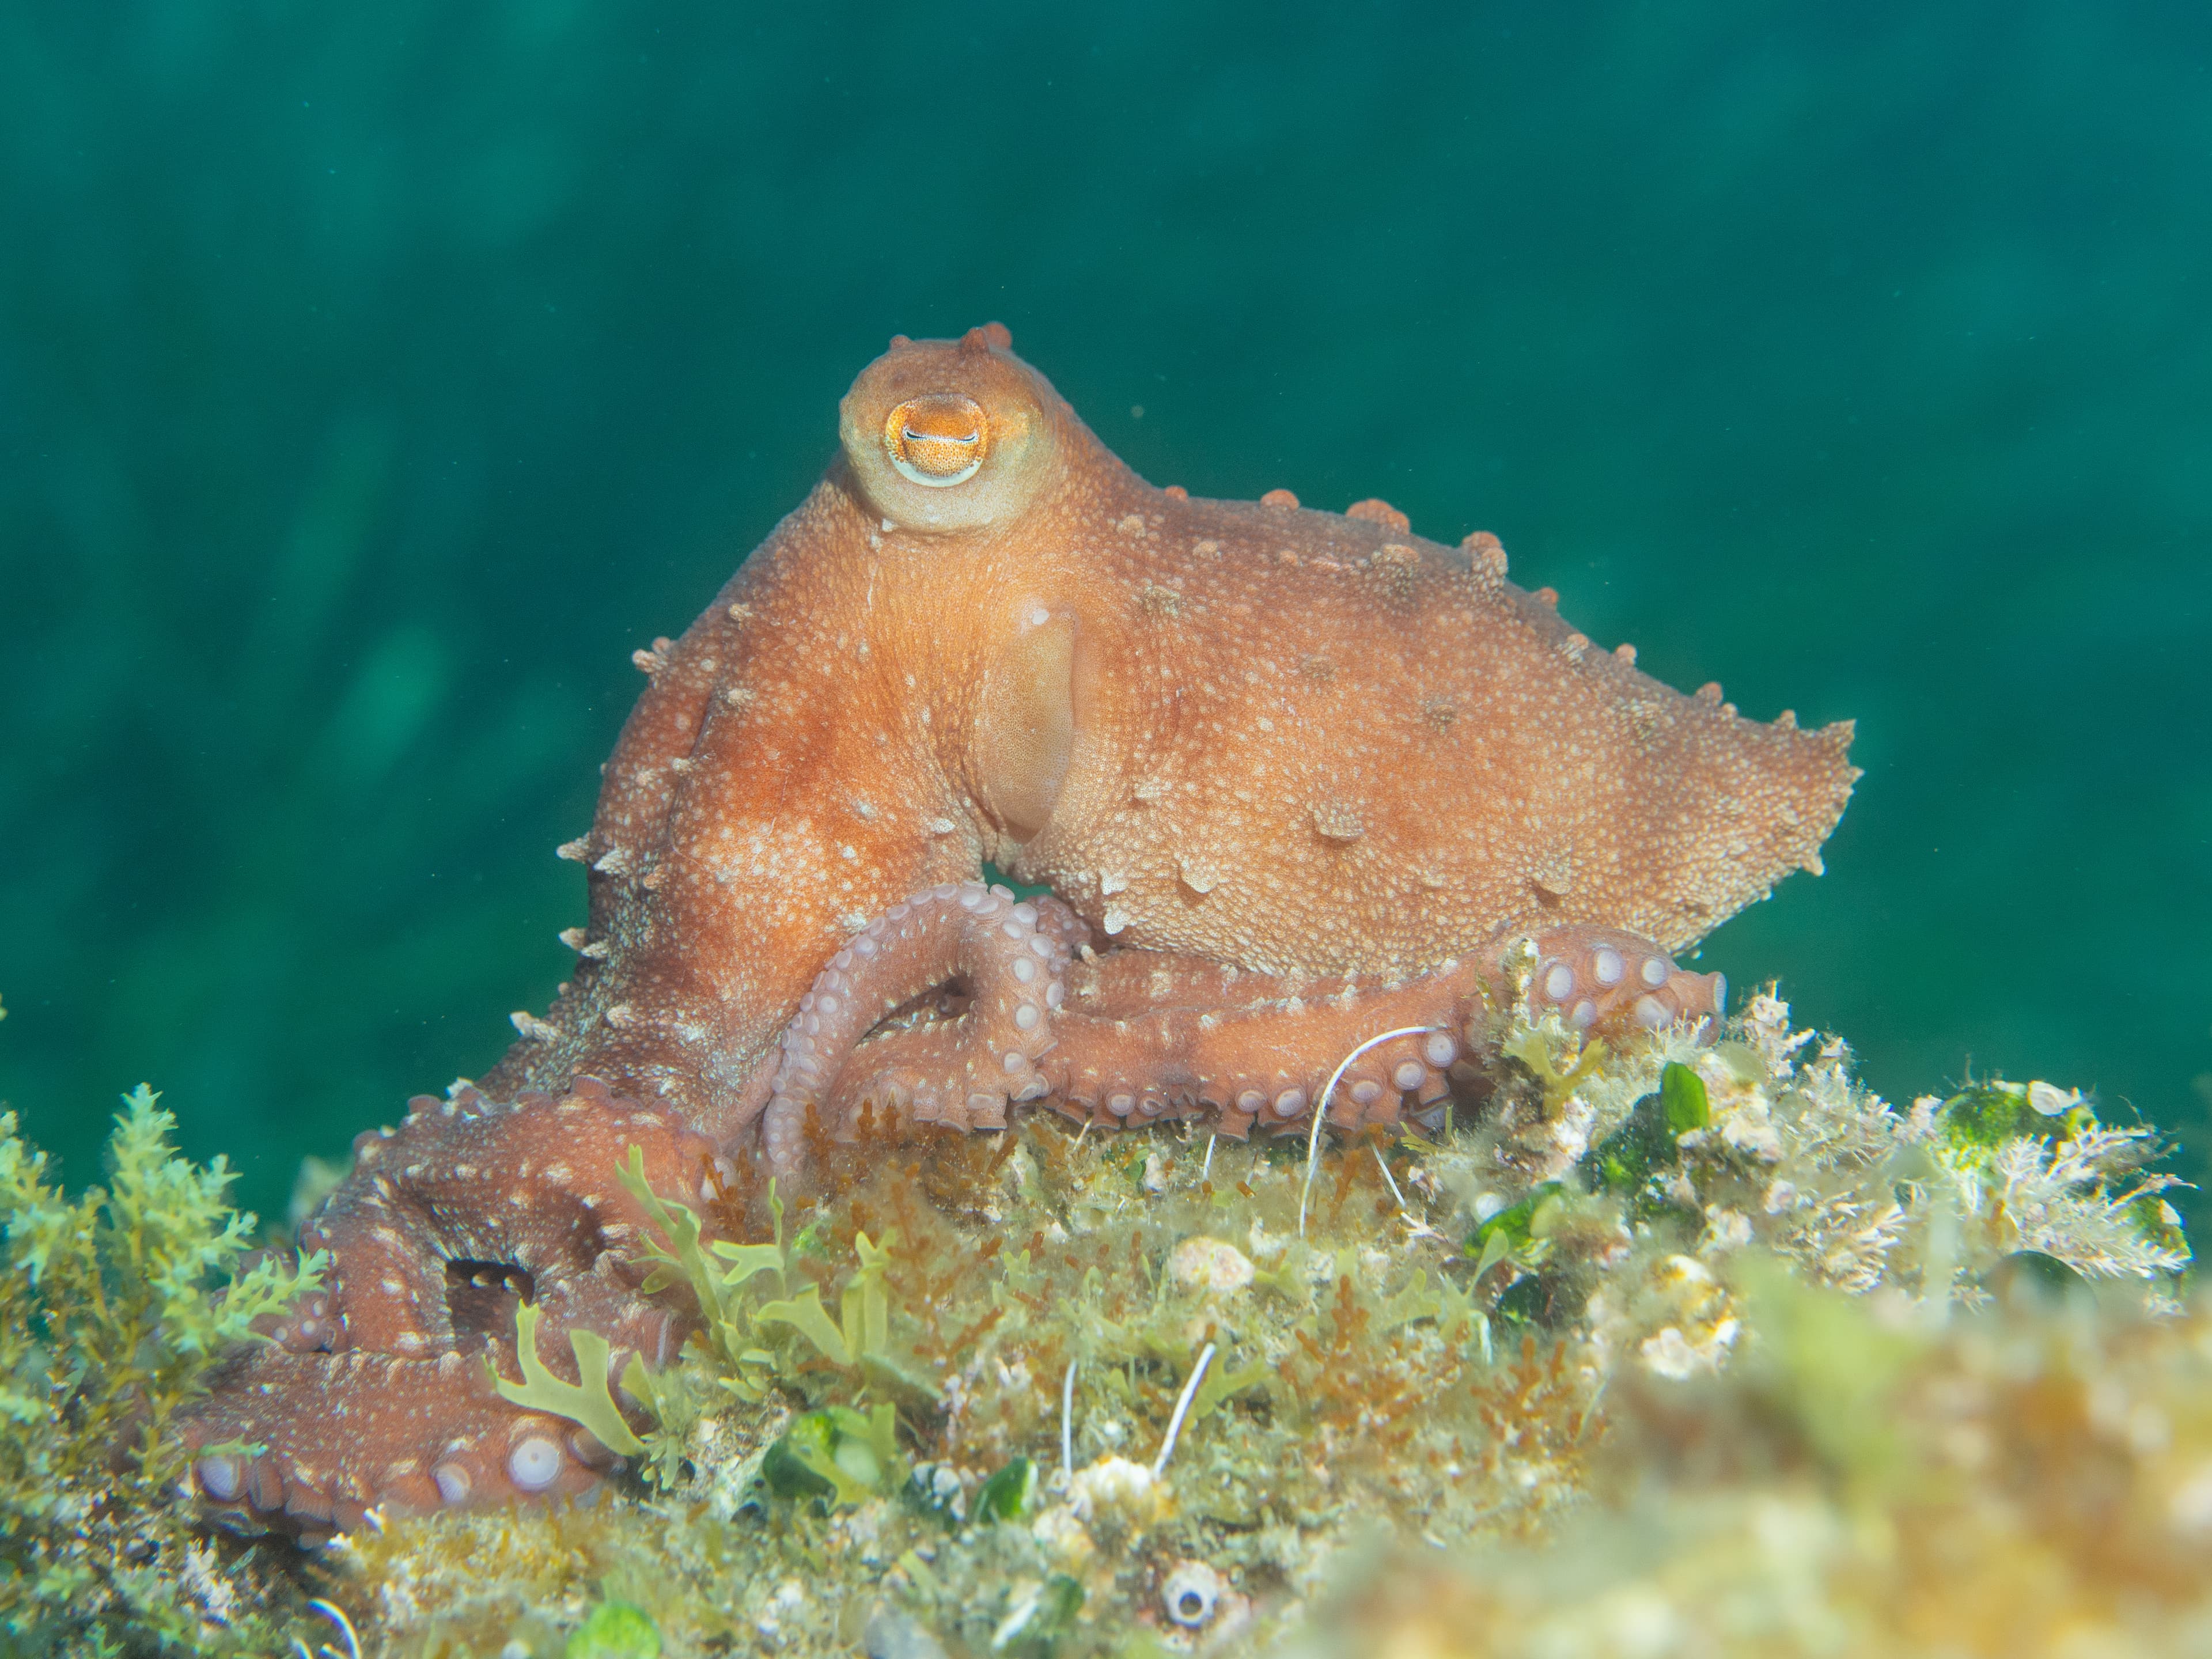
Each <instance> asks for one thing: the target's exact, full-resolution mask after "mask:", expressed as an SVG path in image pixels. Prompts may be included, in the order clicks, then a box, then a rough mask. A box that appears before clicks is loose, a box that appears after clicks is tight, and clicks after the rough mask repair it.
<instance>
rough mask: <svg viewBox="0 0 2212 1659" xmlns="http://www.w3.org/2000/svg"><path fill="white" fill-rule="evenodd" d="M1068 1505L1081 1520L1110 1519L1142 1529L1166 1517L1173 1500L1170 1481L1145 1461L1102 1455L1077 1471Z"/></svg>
mask: <svg viewBox="0 0 2212 1659" xmlns="http://www.w3.org/2000/svg"><path fill="white" fill-rule="evenodd" d="M1067 1506H1068V1508H1069V1509H1071V1510H1074V1511H1075V1517H1076V1519H1077V1520H1079V1521H1085V1522H1088V1521H1108V1520H1110V1521H1115V1522H1120V1523H1121V1524H1122V1525H1124V1526H1129V1527H1133V1528H1137V1529H1138V1530H1139V1531H1141V1530H1143V1529H1144V1528H1146V1527H1149V1526H1151V1525H1152V1524H1153V1523H1154V1522H1158V1521H1159V1520H1162V1519H1163V1518H1164V1517H1165V1516H1166V1515H1167V1513H1168V1510H1169V1506H1170V1499H1169V1496H1168V1491H1167V1483H1166V1482H1164V1481H1163V1480H1160V1479H1159V1478H1158V1476H1156V1475H1154V1474H1153V1473H1152V1471H1151V1470H1150V1469H1148V1468H1146V1467H1145V1466H1144V1465H1143V1464H1142V1463H1132V1462H1130V1461H1129V1460H1128V1459H1127V1458H1126V1457H1102V1458H1100V1459H1099V1460H1098V1461H1097V1462H1095V1463H1093V1464H1091V1466H1090V1467H1089V1468H1082V1469H1078V1470H1077V1471H1076V1472H1075V1478H1074V1479H1073V1480H1071V1481H1069V1482H1068V1486H1067Z"/></svg>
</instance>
